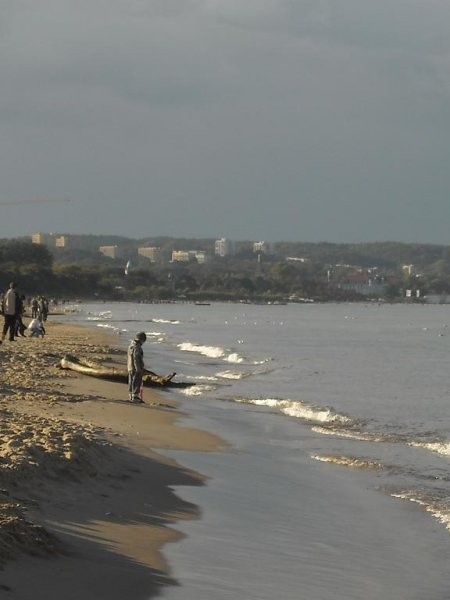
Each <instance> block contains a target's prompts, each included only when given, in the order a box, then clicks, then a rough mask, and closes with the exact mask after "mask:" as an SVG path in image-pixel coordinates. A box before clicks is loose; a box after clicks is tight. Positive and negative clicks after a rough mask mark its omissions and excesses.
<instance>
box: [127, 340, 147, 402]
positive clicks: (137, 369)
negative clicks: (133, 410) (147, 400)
mask: <svg viewBox="0 0 450 600" xmlns="http://www.w3.org/2000/svg"><path fill="white" fill-rule="evenodd" d="M146 340H147V336H146V335H145V333H144V332H143V331H141V332H140V333H137V334H136V336H135V338H134V340H133V341H132V342H131V344H130V345H129V346H128V353H127V369H128V393H129V399H130V401H131V402H138V403H141V402H143V400H142V397H141V388H142V376H143V374H144V351H143V350H142V344H144V343H145V341H146Z"/></svg>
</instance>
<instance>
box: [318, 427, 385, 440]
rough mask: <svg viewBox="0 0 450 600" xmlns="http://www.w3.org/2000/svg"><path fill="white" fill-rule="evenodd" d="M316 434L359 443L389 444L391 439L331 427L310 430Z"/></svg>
mask: <svg viewBox="0 0 450 600" xmlns="http://www.w3.org/2000/svg"><path fill="white" fill-rule="evenodd" d="M311 429H312V431H315V432H316V433H321V434H322V435H334V436H336V437H341V438H345V439H348V440H357V441H359V442H391V441H392V440H391V439H388V438H386V437H383V436H382V435H381V434H377V433H364V432H363V431H352V430H350V429H336V428H331V427H320V426H314V427H312V428H311Z"/></svg>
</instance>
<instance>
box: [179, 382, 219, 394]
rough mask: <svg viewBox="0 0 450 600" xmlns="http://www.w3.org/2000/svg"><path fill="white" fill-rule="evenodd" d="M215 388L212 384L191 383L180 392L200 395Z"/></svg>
mask: <svg viewBox="0 0 450 600" xmlns="http://www.w3.org/2000/svg"><path fill="white" fill-rule="evenodd" d="M215 389H216V388H215V387H214V386H213V385H193V386H191V387H187V388H184V389H183V390H181V393H182V394H184V395H185V396H202V395H203V394H206V393H208V392H213V391H214V390H215Z"/></svg>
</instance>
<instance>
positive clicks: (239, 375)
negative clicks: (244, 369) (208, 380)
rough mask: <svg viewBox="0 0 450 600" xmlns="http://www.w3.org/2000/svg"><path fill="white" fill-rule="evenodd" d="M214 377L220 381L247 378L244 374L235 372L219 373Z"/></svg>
mask: <svg viewBox="0 0 450 600" xmlns="http://www.w3.org/2000/svg"><path fill="white" fill-rule="evenodd" d="M216 375H217V377H221V378H222V379H244V378H245V377H247V375H246V373H238V372H237V371H220V372H219V373H217V374H216Z"/></svg>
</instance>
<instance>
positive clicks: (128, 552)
mask: <svg viewBox="0 0 450 600" xmlns="http://www.w3.org/2000/svg"><path fill="white" fill-rule="evenodd" d="M46 329H47V335H46V337H45V338H44V339H36V338H33V339H32V338H20V339H18V340H17V341H16V342H15V343H9V342H8V341H5V342H4V343H3V345H2V346H0V413H1V417H2V419H1V423H0V460H1V463H0V465H1V468H0V566H1V571H0V595H1V597H3V596H4V597H5V598H12V599H14V600H19V599H20V600H27V599H30V600H31V599H32V598H33V599H36V598H39V597H45V598H47V599H48V600H52V599H53V598H55V599H56V598H58V599H59V598H62V597H64V598H66V599H68V600H70V599H72V598H73V599H75V598H77V599H78V598H80V597H83V598H84V599H86V600H89V599H91V598H92V599H94V598H95V599H101V598H108V599H111V600H114V599H119V598H120V599H123V598H129V599H130V600H134V599H141V598H142V599H144V598H149V597H150V596H152V595H156V594H157V593H158V592H159V591H160V589H161V586H166V585H176V584H177V582H176V579H175V578H174V575H173V574H172V573H171V571H170V567H169V565H168V564H167V562H166V561H165V559H164V554H163V545H164V544H166V543H168V542H172V541H176V540H177V539H179V538H180V534H179V533H178V532H177V530H176V523H177V521H179V520H183V519H195V518H198V517H199V511H198V508H197V506H195V505H193V504H190V503H188V502H185V501H183V500H181V499H180V498H179V497H177V495H176V494H175V493H174V492H173V491H172V488H173V487H174V486H179V485H189V486H202V485H204V484H205V478H204V477H203V476H202V475H201V474H200V473H197V472H195V471H192V470H189V469H186V468H184V467H183V466H182V465H180V464H178V463H177V462H176V461H174V460H173V459H171V458H168V457H166V456H164V455H163V454H161V453H158V450H162V451H163V450H164V449H171V450H177V449H179V450H188V451H195V452H210V451H218V450H223V449H224V448H226V444H225V442H224V441H223V440H220V439H219V438H217V437H216V436H214V435H211V434H209V433H208V432H206V431H200V430H196V429H192V428H188V427H184V426H183V425H182V418H183V414H182V413H180V411H179V408H178V407H177V404H176V402H174V401H173V399H171V397H170V394H168V393H167V392H165V391H163V390H156V389H155V391H154V390H153V389H149V388H145V391H144V400H145V404H144V405H133V404H131V403H128V402H127V401H126V398H127V389H126V385H124V384H120V383H110V382H106V381H102V380H99V379H94V378H91V377H87V376H83V375H80V374H77V373H74V372H71V371H65V370H61V369H59V368H58V365H59V361H60V359H61V358H62V356H63V355H64V354H66V353H69V354H72V355H76V356H82V357H88V358H90V359H92V360H97V361H106V362H107V363H111V362H114V363H116V364H121V365H123V364H125V354H124V351H123V350H122V349H119V348H116V347H115V346H114V338H113V337H112V336H109V335H107V334H105V333H103V332H97V331H92V330H89V329H85V328H83V327H79V326H74V325H68V324H61V323H54V322H50V323H48V326H47V328H46ZM144 349H145V347H144Z"/></svg>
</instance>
